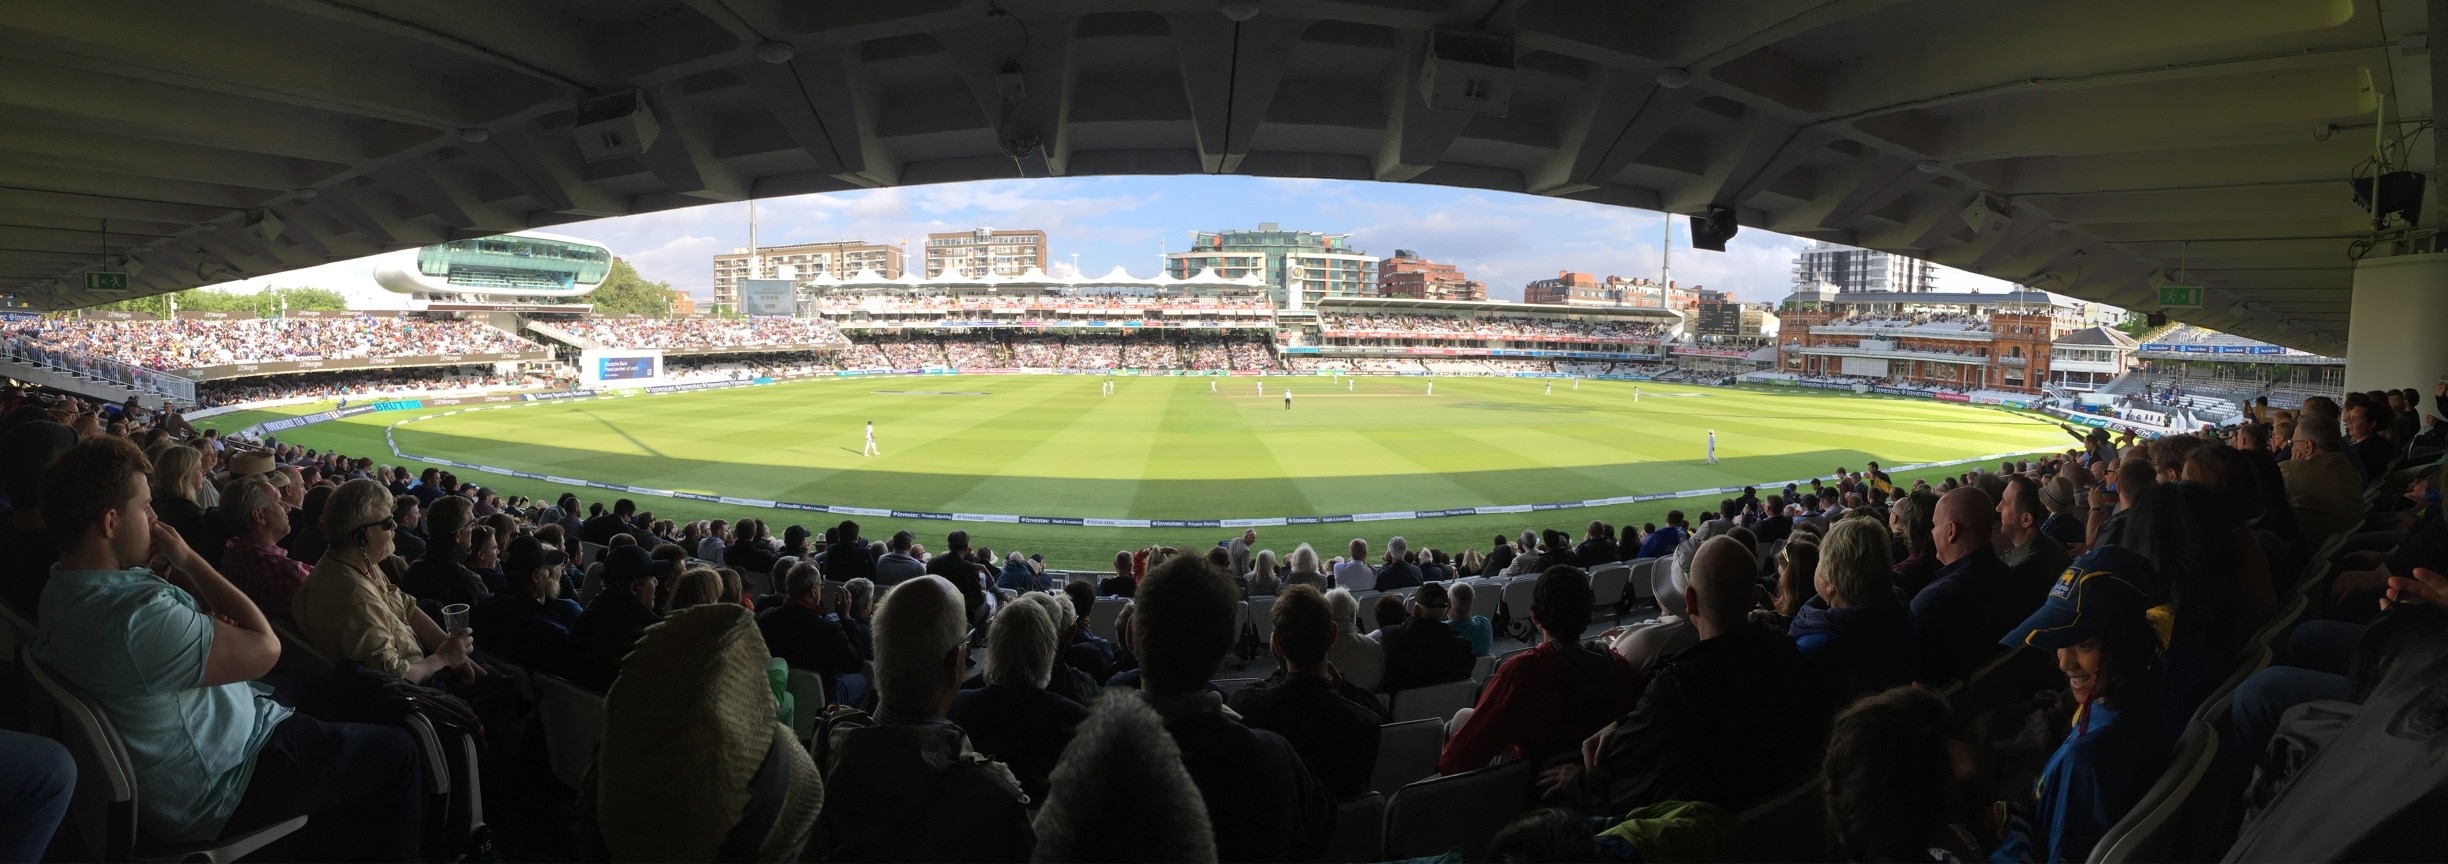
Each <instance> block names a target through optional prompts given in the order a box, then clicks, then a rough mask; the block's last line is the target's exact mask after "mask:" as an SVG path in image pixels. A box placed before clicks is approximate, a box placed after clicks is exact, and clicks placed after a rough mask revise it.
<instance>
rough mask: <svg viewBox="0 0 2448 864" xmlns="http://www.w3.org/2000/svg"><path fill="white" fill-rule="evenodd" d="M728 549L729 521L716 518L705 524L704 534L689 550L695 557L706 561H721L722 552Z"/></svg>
mask: <svg viewBox="0 0 2448 864" xmlns="http://www.w3.org/2000/svg"><path fill="white" fill-rule="evenodd" d="M730 549H731V523H729V522H726V521H723V520H721V519H716V520H714V521H713V522H711V523H708V524H707V525H706V534H705V536H704V537H702V538H699V539H698V540H697V548H696V549H693V550H690V551H692V552H695V553H696V557H698V558H702V559H705V560H707V561H721V560H723V553H725V552H728V551H730Z"/></svg>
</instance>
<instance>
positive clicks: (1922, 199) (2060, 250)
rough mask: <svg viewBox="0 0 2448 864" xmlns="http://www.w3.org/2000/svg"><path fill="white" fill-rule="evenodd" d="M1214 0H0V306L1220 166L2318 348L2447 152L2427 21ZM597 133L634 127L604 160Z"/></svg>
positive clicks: (2288, 14)
mask: <svg viewBox="0 0 2448 864" xmlns="http://www.w3.org/2000/svg"><path fill="white" fill-rule="evenodd" d="M1224 5H1225V6H1227V7H1231V8H1234V9H1236V10H1238V9H1242V8H1244V7H1246V8H1250V9H1254V10H1255V11H1256V12H1257V14H1256V16H1255V17H1252V18H1249V19H1248V20H1246V21H1235V20H1233V19H1232V18H1229V17H1226V16H1225V15H1223V14H1221V12H1220V9H1219V4H1218V3H1217V2H1216V0H1030V2H1024V3H994V2H985V0H903V2H891V3H880V2H866V3H809V2H793V0H723V2H706V0H687V2H676V3H657V2H623V3H608V2H582V0H533V2H521V3H394V4H382V5H380V6H376V5H374V4H365V3H352V2H331V0H324V2H303V3H301V2H294V0H216V2H207V3H132V2H126V0H93V2H74V3H60V2H53V3H35V2H28V3H12V4H7V5H5V6H0V113H4V114H5V116H7V117H8V121H7V123H6V126H5V128H0V292H5V293H10V294H14V295H16V296H18V297H19V298H20V299H22V300H24V301H26V302H29V303H32V304H34V305H36V306H39V307H43V308H62V307H72V306H81V305H87V304H92V303H96V302H101V301H107V300H114V299H120V298H121V297H124V296H126V294H124V293H115V292H96V291H89V290H87V289H86V288H85V281H84V278H83V277H84V274H85V273H86V272H87V271H90V270H94V269H96V268H109V269H122V268H124V269H125V270H128V271H136V269H137V268H133V267H125V266H124V264H123V262H124V261H125V260H127V259H131V258H132V259H133V260H134V261H136V262H138V263H140V264H141V265H142V269H141V271H140V272H131V276H132V277H133V278H132V279H131V282H132V285H131V289H132V291H131V293H151V292H160V291H168V290H174V289H178V288H184V287H189V286H192V285H195V284H197V283H199V282H203V281H208V280H212V279H219V278H227V277H228V276H232V275H246V276H260V275H265V274H269V273H274V272H279V271H284V270H289V269H293V268H298V267H304V266H308V265H312V264H318V263H323V262H326V261H332V260H337V259H343V258H352V257H357V256H362V255H367V254H370V253H374V252H379V251H384V250H390V249H400V248H408V247H415V246H423V245H428V244H432V243H436V242H440V241H444V240H449V239H454V238H462V237H468V236H473V235H482V234H490V233H499V232H504V231H514V230H519V229H525V228H536V227H545V226H551V225H558V224H564V223H569V222H575V221H581V220H586V219H593V218H598V217H603V216H612V215H620V214H628V213H638V212H645V211H651V210H661V209H667V208H673V207H683V206H689V205H693V204H702V203H707V202H714V201H734V200H739V199H742V198H748V197H770V196H780V195H792V194H798V193H807V192H828V191H836V190H846V189H859V188H872V187H879V186H894V185H910V184H923V183H940V182H946V181H955V180H974V179H983V178H1002V177H1047V176H1080V175H1097V174H1164V173H1205V174H1245V175H1267V176H1298V177H1318V178H1338V179H1375V180H1385V181H1403V182H1419V183H1438V184H1445V185H1451V186H1459V187H1466V188H1473V189H1497V190H1508V191H1517V192H1527V193H1531V194H1539V195H1551V196H1559V197H1566V198H1573V199H1578V200H1584V201H1592V202H1600V203H1606V204H1616V205H1624V206H1631V207H1640V208H1648V209H1659V210H1665V211H1669V212H1675V213H1702V212H1705V211H1707V210H1708V209H1709V208H1711V207H1725V208H1730V209H1731V210H1732V211H1733V213H1734V214H1735V215H1736V216H1737V217H1738V219H1739V221H1740V223H1741V224H1742V225H1743V226H1745V227H1749V228H1753V229H1760V228H1765V229H1768V230H1773V231H1779V232H1783V233H1786V234H1791V235H1795V236H1800V237H1806V238H1811V239H1821V240H1829V241H1833V242H1839V243H1847V244H1851V245H1856V246H1863V247H1868V248H1873V249H1882V250H1887V251H1893V252H1901V253H1906V254H1912V255H1917V256H1921V257H1926V258H1928V259H1931V260H1934V261H1937V262H1939V263H1943V264H1949V265H1953V266H1957V267H1961V268H1964V269H1967V270H1971V271H1974V272H1978V273H1983V274H1987V275H1990V276H1995V277H1999V278H2003V279H2008V280H2011V281H2015V282H2018V283H2021V284H2040V285H2043V286H2045V287H2047V288H2048V289H2049V290H2052V291H2056V292H2058V293H2061V294H2067V295H2072V296H2076V297H2080V298H2083V299H2086V300H2092V301H2099V302H2105V303H2111V304H2115V305H2118V306H2123V307H2126V308H2133V309H2143V310H2151V309H2155V308H2157V302H2158V301H2157V296H2158V295H2157V294H2156V292H2155V291H2154V290H2153V281H2154V280H2166V279H2169V278H2177V279H2180V280H2182V281H2187V282H2197V283H2200V284H2204V285H2207V286H2209V287H2210V288H2211V289H2212V290H2211V294H2210V302H2208V303H2207V304H2206V305H2205V306H2204V307H2203V308H2199V309H2180V310H2171V314H2172V315H2174V316H2175V317H2176V318H2178V319H2179V320H2184V321H2189V322H2192V323H2197V324H2202V325H2205V326H2208V327H2212V328H2215V329H2219V330H2224V331H2228V332H2234V333H2241V334H2245V335H2249V336H2253V337H2255V338H2260V339H2265V340H2269V341H2272V342H2277V343H2281V344H2286V345H2290V346H2294V347H2299V348H2304V349H2308V350H2317V351H2321V352H2324V353H2330V354H2341V353H2343V352H2344V350H2345V339H2346V335H2345V334H2346V330H2347V327H2346V319H2347V314H2348V305H2349V302H2350V299H2351V294H2352V292H2351V291H2349V290H2348V288H2349V287H2350V285H2351V282H2352V273H2353V266H2354V262H2353V260H2352V258H2351V257H2350V256H2349V254H2348V248H2349V245H2350V244H2353V243H2355V242H2356V241H2358V240H2362V239H2364V238H2366V237H2368V236H2369V235H2370V233H2371V231H2370V227H2369V219H2368V216H2367V215H2366V214H2365V213H2363V212H2361V211H2359V210H2358V209H2357V208H2356V207H2355V206H2354V205H2353V203H2352V200H2351V196H2350V195H2349V194H2348V190H2347V187H2346V183H2345V180H2346V178H2347V177H2349V176H2351V175H2354V174H2357V173H2358V172H2359V171H2361V170H2362V169H2360V168H2358V166H2359V165H2362V164H2363V163H2364V162H2365V161H2366V160H2367V159H2368V158H2369V157H2370V156H2371V155H2372V153H2373V150H2374V148H2375V144H2383V145H2386V149H2388V150H2390V151H2392V152H2394V154H2395V155H2394V164H2393V165H2392V167H2394V168H2398V169H2402V170H2411V171H2422V172H2432V173H2434V174H2435V173H2436V172H2435V171H2434V170H2433V166H2434V163H2435V162H2436V161H2437V160H2435V158H2434V155H2435V152H2436V151H2437V150H2438V149H2439V148H2441V147H2443V146H2448V136H2443V135H2439V134H2434V135H2432V136H2431V137H2430V139H2429V140H2422V139H2413V140H2412V141H2410V142H2409V141H2407V140H2406V138H2407V137H2408V136H2409V133H2413V132H2417V131H2419V130H2420V129H2423V128H2427V126H2428V124H2429V123H2430V122H2431V120H2430V119H2429V118H2431V117H2433V116H2434V108H2435V99H2437V98H2438V97H2440V96H2443V95H2448V94H2434V93H2433V92H2432V87H2431V79H2432V77H2433V75H2435V74H2437V73H2438V72H2440V71H2448V70H2443V68H2442V67H2443V66H2448V64H2444V63H2443V61H2442V60H2441V59H2436V58H2439V57H2440V55H2439V54H2438V52H2435V51H2432V50H2431V49H2430V47H2429V46H2430V45H2432V44H2438V43H2440V42H2442V41H2444V40H2441V39H2432V38H2429V37H2430V30H2431V28H2432V27H2433V22H2431V21H2430V20H2429V11H2428V4H2427V3H2424V2H2415V0H2329V2H2313V0H2157V2H2147V3H2134V2H2098V0H2077V2H2065V3H2021V4H2002V3H1989V2H1966V0H1901V2H1880V0H1867V2H1863V0H1745V2H1705V0H1682V2H1652V3H1632V2H1625V0H1536V2H1520V0H1246V2H1245V3H1234V4H1224ZM2442 50H2448V45H2443V46H2442ZM1432 56H1434V57H1441V58H1444V60H1442V61H1440V62H1439V63H1438V64H1435V65H1432V64H1431V63H1430V60H1429V58H1430V57H1432ZM1474 57H1477V58H1486V59H1487V60H1488V61H1489V65H1486V66H1482V67H1479V68H1477V69H1476V70H1474V69H1472V68H1470V67H1468V66H1465V65H1463V64H1464V63H1465V62H1467V61H1468V60H1469V59H1470V58H1474ZM1007 70H1009V71H1007ZM1508 70H1509V71H1508ZM1423 72H1433V73H1434V74H1433V75H1423V74H1422V73H1423ZM1474 75H1475V76H1476V77H1477V79H1478V81H1479V83H1477V84H1465V83H1463V82H1459V81H1457V80H1456V79H1462V78H1469V77H1472V76H1474ZM1440 76H1441V77H1440ZM1432 85H1441V86H1438V88H1437V90H1436V91H1433V92H1432V91H1430V90H1427V89H1425V88H1427V87H1430V86H1432ZM1464 91H1470V92H1474V93H1478V94H1483V95H1484V96H1486V97H1488V98H1481V99H1477V100H1476V101H1470V100H1469V99H1468V98H1467V97H1465V96H1463V95H1462V94H1463V92H1464ZM1431 100H1434V102H1433V104H1437V105H1442V106H1448V107H1438V108H1431V107H1428V106H1429V105H1430V104H1432V101H1431ZM1449 100H1464V101H1462V102H1459V103H1457V102H1455V101H1449ZM1456 104H1461V105H1462V106H1463V109H1464V110H1453V109H1452V108H1451V107H1450V106H1453V105H1456ZM582 122H583V123H585V124H587V127H586V131H585V134H584V136H583V137H584V139H585V140H586V141H587V142H588V143H589V144H590V146H592V145H595V144H597V143H599V142H605V141H607V139H606V138H605V135H606V134H607V133H614V134H616V135H617V136H618V137H617V138H616V139H613V143H614V144H616V145H617V144H618V143H619V142H620V141H635V142H645V141H647V140H648V137H649V136H648V135H647V134H646V133H647V131H648V129H649V128H651V130H652V132H653V134H652V135H651V143H650V144H649V145H648V146H644V147H642V148H639V149H638V151H637V152H634V153H624V152H622V151H620V150H619V149H617V147H616V148H615V149H614V150H612V151H611V152H610V153H608V154H597V155H598V156H599V157H600V158H595V159H589V158H587V157H586V156H585V155H583V154H582V152H581V151H580V149H579V146H578V143H579V140H580V138H581V135H580V131H579V127H580V125H581V123H582ZM2375 139H2377V140H2375ZM2409 143H2410V144H2412V145H2414V146H2407V145H2408V144H2409ZM2440 197H2442V196H2438V195H2433V196H2431V198H2432V199H2433V202H2434V203H2436V202H2437V200H2438V199H2439V198H2440ZM1976 203H1977V204H1981V205H1982V206H1985V207H1990V206H1993V207H1995V208H1996V210H1995V214H1994V216H1993V217H1990V218H1982V219H1978V220H1968V219H1966V218H1965V213H1966V210H1967V207H1970V206H1972V205H1975V204H1976ZM1974 221H1979V222H1981V223H1984V226H1985V227H1983V228H1980V229H1976V228H1975V227H1974V225H1973V224H1972V223H1973V222H1974ZM1423 251H1430V250H1423Z"/></svg>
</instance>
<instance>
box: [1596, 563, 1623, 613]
mask: <svg viewBox="0 0 2448 864" xmlns="http://www.w3.org/2000/svg"><path fill="white" fill-rule="evenodd" d="M1589 577H1590V594H1591V595H1593V596H1592V601H1591V602H1592V604H1593V605H1592V606H1591V608H1592V609H1604V610H1606V611H1607V612H1608V617H1609V619H1610V620H1622V619H1623V599H1624V587H1625V585H1626V584H1628V583H1629V582H1630V581H1631V579H1632V565H1629V564H1623V563H1620V562H1619V563H1614V564H1600V565H1598V569H1595V570H1591V571H1590V574H1589Z"/></svg>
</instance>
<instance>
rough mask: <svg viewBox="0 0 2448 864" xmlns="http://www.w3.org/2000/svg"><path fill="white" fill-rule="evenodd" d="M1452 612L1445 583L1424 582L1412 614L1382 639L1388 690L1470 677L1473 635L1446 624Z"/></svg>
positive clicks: (1407, 688) (1386, 689) (1414, 597)
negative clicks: (1464, 633) (1425, 583)
mask: <svg viewBox="0 0 2448 864" xmlns="http://www.w3.org/2000/svg"><path fill="white" fill-rule="evenodd" d="M1450 611H1452V604H1451V603H1450V602H1448V601H1447V599H1446V595H1445V586H1443V585H1436V584H1430V585H1422V586H1420V588H1419V591H1417V592H1415V593H1413V594H1412V595H1411V609H1410V612H1411V615H1410V617H1409V618H1408V619H1406V620H1405V621H1404V622H1403V623H1402V624H1401V625H1400V626H1397V627H1395V628H1393V629H1390V630H1387V631H1386V632H1385V635H1384V636H1383V637H1382V638H1380V639H1379V644H1382V645H1384V646H1385V678H1384V681H1383V682H1382V686H1383V687H1384V688H1385V691H1386V692H1388V693H1394V692H1399V691H1403V690H1409V689H1411V688H1414V687H1426V686H1429V685H1431V684H1443V683H1445V682H1448V681H1461V680H1463V679H1466V678H1469V677H1470V674H1471V666H1472V665H1473V664H1472V660H1471V658H1473V657H1476V656H1478V655H1476V654H1474V653H1473V652H1472V651H1471V643H1470V637H1467V636H1464V635H1462V634H1461V633H1460V632H1459V631H1456V630H1455V629H1454V628H1452V627H1450V626H1447V624H1446V623H1445V616H1446V614H1447V613H1449V612H1450Z"/></svg>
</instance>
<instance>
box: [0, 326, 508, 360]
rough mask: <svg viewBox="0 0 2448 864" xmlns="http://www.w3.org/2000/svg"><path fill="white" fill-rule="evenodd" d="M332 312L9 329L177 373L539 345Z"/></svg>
mask: <svg viewBox="0 0 2448 864" xmlns="http://www.w3.org/2000/svg"><path fill="white" fill-rule="evenodd" d="M326 316H327V317H318V318H250V319H241V320H220V321H201V320H187V319H181V320H176V321H110V320H105V319H100V318H44V319H42V320H41V321H38V322H32V323H26V324H18V325H15V326H12V327H10V328H9V330H8V332H9V334H10V336H11V337H13V338H16V339H21V340H25V341H26V342H27V343H29V344H31V345H32V346H34V347H37V348H39V349H41V350H43V351H47V352H55V353H58V354H66V355H87V356H94V357H101V358H104V359H109V360H116V361H118V362H121V363H132V364H135V365H138V366H143V367H146V368H149V369H161V370H170V371H175V370H180V369H194V368H197V367H203V366H224V365H229V364H233V363H264V362H274V361H281V360H316V359H321V360H345V359H359V358H367V357H423V356H432V355H439V354H476V353H486V352H507V351H533V350H536V349H537V347H538V346H537V345H536V344H535V343H533V342H528V341H526V340H523V339H520V338H518V337H516V336H512V335H510V334H508V333H504V332H502V331H500V330H497V329H494V328H492V327H489V326H486V325H485V324H484V323H482V322H478V321H458V320H428V319H423V318H408V317H383V316H374V315H346V314H341V313H326Z"/></svg>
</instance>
